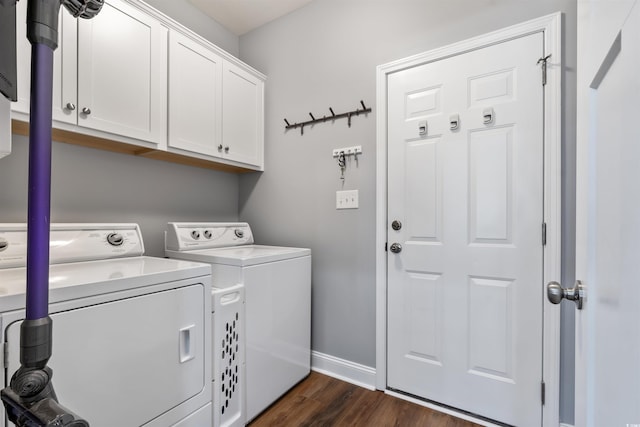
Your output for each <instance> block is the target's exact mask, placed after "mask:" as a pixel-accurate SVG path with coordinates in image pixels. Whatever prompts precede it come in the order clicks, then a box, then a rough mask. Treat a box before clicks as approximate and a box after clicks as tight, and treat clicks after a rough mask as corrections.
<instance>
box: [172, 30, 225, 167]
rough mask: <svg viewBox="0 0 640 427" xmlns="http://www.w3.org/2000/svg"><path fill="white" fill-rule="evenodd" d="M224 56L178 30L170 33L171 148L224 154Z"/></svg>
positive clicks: (208, 153) (207, 153) (211, 154)
mask: <svg viewBox="0 0 640 427" xmlns="http://www.w3.org/2000/svg"><path fill="white" fill-rule="evenodd" d="M221 92H222V58H221V57H220V56H218V55H216V54H215V53H214V52H212V51H211V50H210V49H207V48H205V47H204V46H203V45H201V44H200V43H198V42H196V41H194V40H192V39H190V38H187V37H185V36H184V35H182V34H181V33H179V32H177V31H173V30H172V31H170V33H169V140H168V145H169V147H172V148H177V149H181V150H187V151H190V152H193V153H200V154H205V155H208V156H216V155H218V153H220V154H221V153H222V145H221V138H222V126H221V125H222V120H221V117H222V95H221Z"/></svg>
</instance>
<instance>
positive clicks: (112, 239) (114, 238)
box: [107, 233, 124, 246]
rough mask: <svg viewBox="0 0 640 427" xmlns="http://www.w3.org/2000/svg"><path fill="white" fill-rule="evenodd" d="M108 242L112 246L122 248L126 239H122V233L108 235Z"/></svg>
mask: <svg viewBox="0 0 640 427" xmlns="http://www.w3.org/2000/svg"><path fill="white" fill-rule="evenodd" d="M107 242H108V243H109V244H110V245H111V246H122V244H123V243H124V237H122V234H120V233H109V235H107Z"/></svg>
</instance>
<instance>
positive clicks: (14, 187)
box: [0, 135, 238, 256]
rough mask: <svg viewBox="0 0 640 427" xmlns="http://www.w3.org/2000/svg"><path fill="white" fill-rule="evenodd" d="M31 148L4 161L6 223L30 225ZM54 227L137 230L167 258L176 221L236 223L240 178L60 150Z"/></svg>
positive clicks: (0, 195)
mask: <svg viewBox="0 0 640 427" xmlns="http://www.w3.org/2000/svg"><path fill="white" fill-rule="evenodd" d="M28 148H29V142H28V140H27V138H25V137H23V136H18V135H14V136H13V150H12V153H11V154H10V155H9V156H7V157H5V158H2V159H0V183H1V184H0V222H26V220H27V187H28V184H27V183H28V179H27V178H28V177H27V174H28V160H29V159H28V151H29V149H28ZM51 166H52V173H51V175H52V176H51V221H52V222H135V223H138V224H139V225H140V228H141V229H142V235H143V239H144V243H145V253H146V254H147V255H151V256H164V237H163V232H164V229H165V227H166V224H167V222H169V221H203V220H210V221H213V220H215V221H235V220H236V219H237V216H238V177H237V175H234V174H229V173H224V172H218V171H212V170H208V169H201V168H194V167H189V166H183V165H177V164H173V163H167V162H163V161H159V160H152V159H145V158H141V157H134V156H130V155H126V154H119V153H111V152H108V151H100V150H95V149H92V148H84V147H78V146H74V145H69V144H64V143H57V142H54V143H53V153H52V162H51Z"/></svg>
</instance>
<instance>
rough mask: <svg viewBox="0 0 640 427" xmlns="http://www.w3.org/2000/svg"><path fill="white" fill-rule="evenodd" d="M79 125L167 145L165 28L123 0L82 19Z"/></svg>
mask: <svg viewBox="0 0 640 427" xmlns="http://www.w3.org/2000/svg"><path fill="white" fill-rule="evenodd" d="M65 13H66V12H65ZM78 125H80V126H84V127H88V128H91V129H96V130H100V131H104V132H110V133H114V134H116V135H122V136H128V137H131V138H136V139H140V140H143V141H149V142H153V143H156V144H163V143H166V140H167V28H166V27H164V26H163V25H162V24H161V23H160V22H159V21H156V20H155V18H153V17H151V16H149V15H147V14H145V13H144V12H142V11H141V10H139V9H137V8H135V7H134V6H132V5H131V4H128V3H127V2H125V1H119V0H110V1H108V2H107V3H105V4H104V6H103V7H102V10H101V11H100V13H99V14H98V15H97V16H96V17H95V18H93V19H89V20H86V19H83V20H80V21H78Z"/></svg>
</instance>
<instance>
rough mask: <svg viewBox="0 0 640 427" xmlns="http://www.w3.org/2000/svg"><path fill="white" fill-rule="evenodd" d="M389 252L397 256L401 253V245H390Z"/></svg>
mask: <svg viewBox="0 0 640 427" xmlns="http://www.w3.org/2000/svg"><path fill="white" fill-rule="evenodd" d="M389 250H390V251H391V252H393V253H394V254H399V253H400V252H402V245H401V244H400V243H392V244H391V247H390V248H389Z"/></svg>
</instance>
